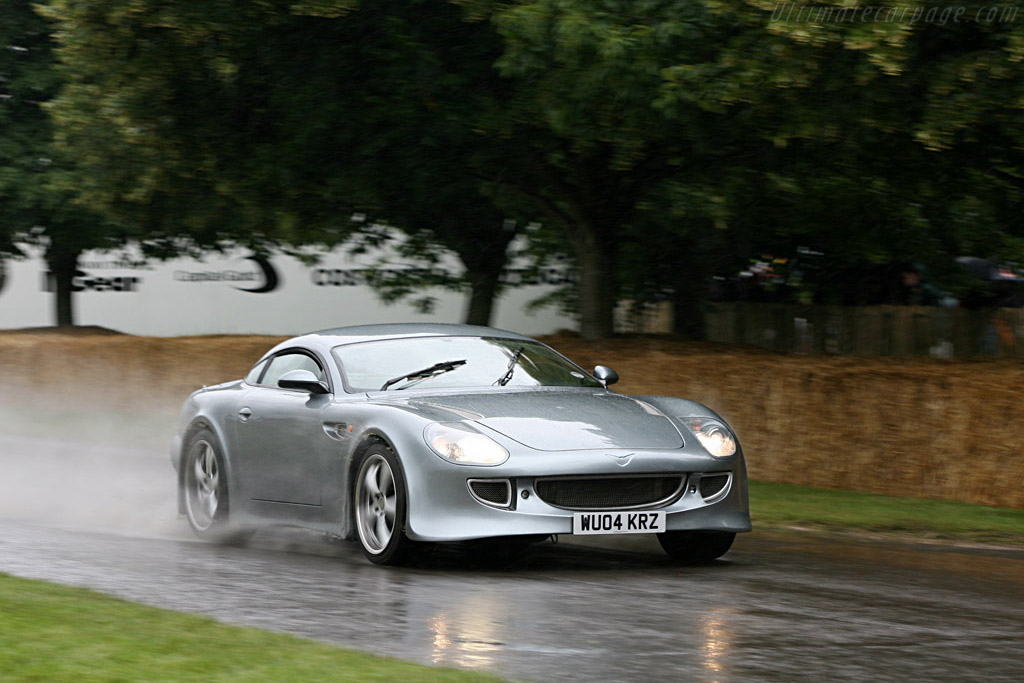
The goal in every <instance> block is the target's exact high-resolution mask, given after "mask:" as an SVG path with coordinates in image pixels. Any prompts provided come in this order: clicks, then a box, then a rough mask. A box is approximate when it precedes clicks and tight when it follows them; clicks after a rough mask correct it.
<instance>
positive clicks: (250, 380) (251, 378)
mask: <svg viewBox="0 0 1024 683" xmlns="http://www.w3.org/2000/svg"><path fill="white" fill-rule="evenodd" d="M265 367H267V361H265V360H264V361H260V362H259V363H257V364H256V365H254V366H253V368H252V370H250V371H249V374H248V375H246V376H245V383H246V384H256V383H257V382H259V380H260V373H261V372H263V368H265Z"/></svg>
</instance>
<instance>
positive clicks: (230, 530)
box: [181, 429, 252, 543]
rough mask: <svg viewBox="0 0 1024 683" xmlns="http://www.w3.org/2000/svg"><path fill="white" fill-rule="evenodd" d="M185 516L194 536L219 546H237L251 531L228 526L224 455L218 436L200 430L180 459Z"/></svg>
mask: <svg viewBox="0 0 1024 683" xmlns="http://www.w3.org/2000/svg"><path fill="white" fill-rule="evenodd" d="M181 486H182V489H183V495H184V499H185V516H186V517H188V523H189V525H190V526H191V527H192V531H193V532H194V533H195V535H196V536H198V537H199V538H202V539H204V540H207V541H215V542H218V543H239V542H241V541H244V540H245V539H246V538H248V537H249V536H250V535H251V534H252V532H251V531H248V530H243V529H238V528H235V527H233V526H232V525H231V524H230V523H229V511H230V503H229V500H230V499H229V497H228V477H227V471H226V470H225V469H224V455H223V451H222V449H221V446H220V441H219V440H218V439H217V436H216V435H215V434H214V433H213V432H212V431H210V430H209V429H201V430H199V431H198V432H196V433H195V434H193V435H192V436H191V438H189V440H188V445H187V447H186V449H185V457H184V459H183V460H182V472H181Z"/></svg>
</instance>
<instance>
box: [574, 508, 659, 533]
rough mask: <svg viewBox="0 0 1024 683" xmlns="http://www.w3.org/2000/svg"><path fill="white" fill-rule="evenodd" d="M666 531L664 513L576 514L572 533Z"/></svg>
mask: <svg viewBox="0 0 1024 683" xmlns="http://www.w3.org/2000/svg"><path fill="white" fill-rule="evenodd" d="M664 530H665V513H664V512H575V513H573V515H572V533H573V534H574V535H585V534H660V533H661V532H662V531H664Z"/></svg>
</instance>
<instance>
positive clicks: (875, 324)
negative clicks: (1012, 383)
mask: <svg viewBox="0 0 1024 683" xmlns="http://www.w3.org/2000/svg"><path fill="white" fill-rule="evenodd" d="M704 325H705V339H707V341H713V342H725V343H733V344H750V345H753V346H759V347H762V348H766V349H771V350H773V351H778V352H780V353H827V354H837V355H860V356H934V357H940V358H953V357H956V358H974V357H984V356H989V357H991V356H1003V357H1010V356H1016V357H1024V309H1019V308H1000V309H989V310H967V309H962V308H940V307H934V306H863V307H844V306H799V305H785V304H758V303H745V302H744V303H715V304H710V305H709V307H708V309H707V312H706V313H705V318H704Z"/></svg>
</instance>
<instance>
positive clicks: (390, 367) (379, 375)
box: [333, 337, 601, 391]
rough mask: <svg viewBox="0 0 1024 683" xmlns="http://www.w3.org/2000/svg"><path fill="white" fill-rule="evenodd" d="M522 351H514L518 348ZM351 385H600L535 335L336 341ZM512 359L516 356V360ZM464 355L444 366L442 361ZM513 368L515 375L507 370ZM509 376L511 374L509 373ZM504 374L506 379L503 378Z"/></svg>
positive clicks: (337, 353) (397, 387) (376, 387)
mask: <svg viewBox="0 0 1024 683" xmlns="http://www.w3.org/2000/svg"><path fill="white" fill-rule="evenodd" d="M520 349H522V351H521V352H520V353H519V354H518V356H517V355H516V352H517V351H519V350H520ZM333 353H334V357H335V359H337V361H338V365H339V366H340V367H341V371H342V373H343V374H344V376H345V382H346V384H347V388H348V390H349V391H378V390H380V389H381V387H382V386H383V385H384V384H386V383H388V382H389V381H391V380H394V379H395V378H403V377H406V376H407V375H412V376H410V377H406V378H405V379H400V380H399V381H397V382H394V383H393V384H391V385H389V390H390V391H401V390H403V389H413V388H420V387H422V388H424V389H443V388H446V387H448V388H451V387H490V386H494V387H501V386H506V387H522V386H530V387H536V386H544V387H599V386H601V384H600V383H599V382H598V381H597V380H595V379H593V378H591V377H589V376H588V375H587V374H586V373H585V372H584V371H583V370H582V369H581V368H579V366H577V365H575V364H573V363H571V362H570V361H568V360H566V359H565V358H563V357H562V356H560V355H558V354H557V353H555V352H554V351H553V350H551V349H550V348H548V347H546V346H544V345H543V344H540V343H538V342H535V341H526V340H521V339H501V338H491V337H410V338H406V339H382V340H380V341H370V342H360V343H357V344H346V345H344V346H336V347H335V348H334V350H333ZM513 359H515V362H514V363H513V362H512V361H513ZM450 361H465V363H459V364H456V365H455V366H454V367H451V369H450V370H446V371H445V372H430V373H421V372H420V371H422V370H424V369H430V368H431V367H432V366H435V365H437V364H439V363H447V362H450ZM510 370H511V376H509V371H510ZM506 377H507V378H508V379H507V380H506V379H505V378H506ZM502 380H505V381H504V384H502Z"/></svg>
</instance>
